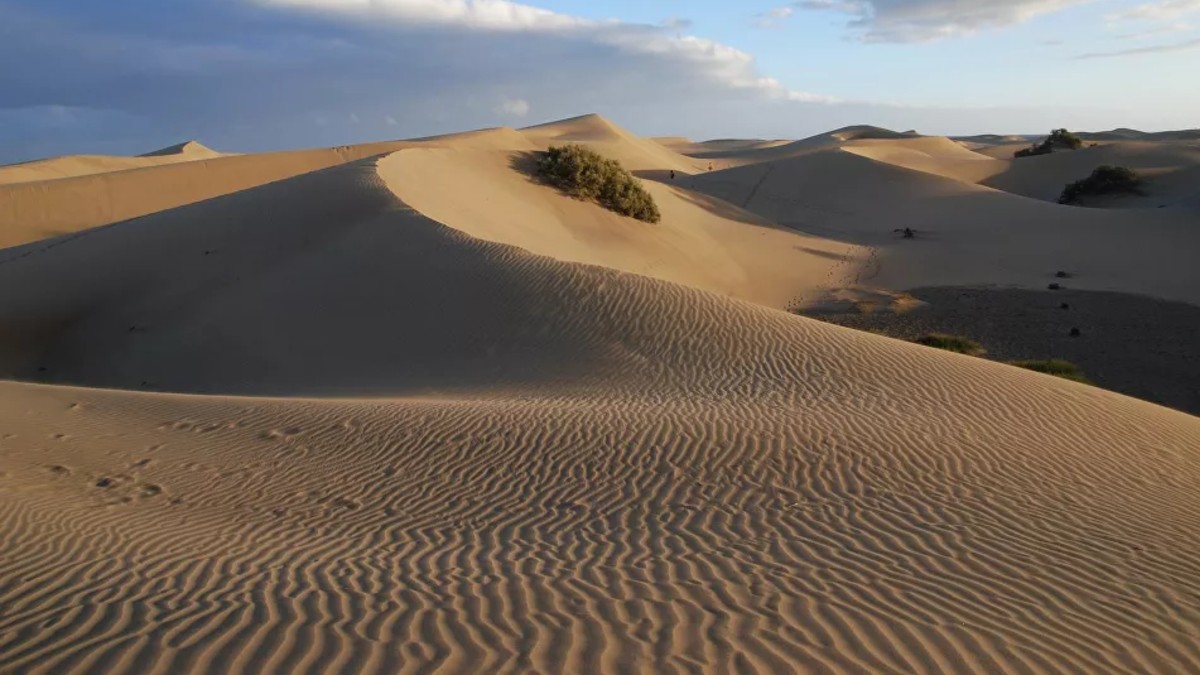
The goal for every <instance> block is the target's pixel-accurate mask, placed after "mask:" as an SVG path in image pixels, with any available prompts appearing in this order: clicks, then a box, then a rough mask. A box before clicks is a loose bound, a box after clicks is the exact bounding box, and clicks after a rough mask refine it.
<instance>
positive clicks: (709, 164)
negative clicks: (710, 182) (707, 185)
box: [708, 162, 713, 171]
mask: <svg viewBox="0 0 1200 675" xmlns="http://www.w3.org/2000/svg"><path fill="white" fill-rule="evenodd" d="M712 169H713V167H712V162H709V163H708V170H709V171H712Z"/></svg>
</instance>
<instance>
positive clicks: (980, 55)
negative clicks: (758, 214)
mask: <svg viewBox="0 0 1200 675" xmlns="http://www.w3.org/2000/svg"><path fill="white" fill-rule="evenodd" d="M0 64H2V66H0V162H5V163H7V162H15V161H25V160H29V159H35V158H39V157H47V156H54V155H61V154H76V153H98V154H136V153H140V152H146V151H149V150H153V149H155V148H158V147H162V146H166V145H171V144H174V143H178V142H181V141H183V140H188V139H196V140H199V141H200V142H202V143H205V144H206V145H209V146H211V147H214V148H216V149H219V150H225V151H232V152H255V151H263V150H272V149H284V148H301V147H318V146H326V145H340V144H350V143H358V142H365V141H373V140H383V139H393V138H410V137H417V136H423V135H432V134H437V133H446V132H452V131H462V130H467V129H474V128H483V127H491V126H515V127H520V126H527V125H531V124H536V123H540V122H546V121H550V120H555V119H561V118H565V117H571V116H575V115H581V114H586V113H592V112H596V113H600V114H602V115H605V116H606V117H609V118H610V119H612V120H613V121H614V122H616V123H618V124H620V125H622V126H624V127H626V128H628V129H630V130H631V131H633V132H635V133H638V134H642V135H647V136H652V135H680V136H689V137H691V138H693V139H697V140H700V139H710V138H803V137H807V136H810V135H814V134H817V133H822V132H825V131H829V130H832V129H836V128H839V127H843V126H848V125H853V124H874V125H878V126H883V127H888V128H892V129H896V130H899V131H905V130H910V129H915V130H917V131H920V132H922V133H927V134H945V135H968V134H976V133H1045V132H1046V131H1048V130H1049V129H1051V128H1056V127H1063V126H1065V127H1068V128H1071V129H1077V130H1104V129H1111V128H1116V127H1132V128H1138V129H1142V130H1147V131H1155V130H1165V129H1179V128H1195V127H1200V86H1197V85H1196V84H1195V83H1196V73H1197V71H1200V0H1150V1H1148V2H1143V1H1139V0H800V1H797V2H786V1H779V0H742V1H737V2H734V1H713V0H708V1H704V0H690V1H689V0H527V1H526V2H510V1H506V0H119V1H118V0H0Z"/></svg>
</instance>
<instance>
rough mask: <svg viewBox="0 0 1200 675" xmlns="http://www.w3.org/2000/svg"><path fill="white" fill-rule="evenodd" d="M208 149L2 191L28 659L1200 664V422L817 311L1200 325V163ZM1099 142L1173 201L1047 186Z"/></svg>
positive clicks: (746, 665)
mask: <svg viewBox="0 0 1200 675" xmlns="http://www.w3.org/2000/svg"><path fill="white" fill-rule="evenodd" d="M561 143H584V144H587V145H588V146H590V147H592V148H594V149H596V150H597V151H599V152H601V153H602V154H604V155H606V156H608V157H611V158H613V159H617V160H619V161H620V162H621V163H622V164H624V165H625V166H626V167H627V168H629V169H631V170H632V171H633V172H634V173H635V174H636V175H637V176H639V177H640V178H641V179H642V182H643V184H644V185H645V187H646V189H647V190H648V191H649V192H650V193H651V194H652V195H653V197H654V199H655V200H656V201H657V203H658V204H659V206H660V208H661V210H662V213H663V220H662V222H661V223H659V224H656V225H649V224H646V223H641V222H637V221H633V220H630V219H627V218H624V217H620V216H617V215H615V214H613V213H610V212H608V211H606V210H604V209H602V208H601V207H600V206H597V205H595V204H593V203H591V202H584V201H579V200H574V199H571V198H568V197H566V196H564V195H562V194H560V193H558V192H557V191H556V190H554V189H553V188H550V187H548V186H546V185H543V184H540V183H539V182H538V180H537V179H536V177H535V176H534V175H533V173H532V166H533V163H534V162H535V160H536V157H537V153H539V152H540V151H542V150H544V149H545V148H547V147H548V146H550V145H554V144H561ZM207 152H211V151H206V149H204V148H203V146H200V145H199V144H183V145H181V146H175V147H174V148H167V149H164V150H163V151H159V153H160V154H154V155H153V157H159V158H161V157H192V159H191V160H190V161H183V162H176V163H170V164H162V165H145V166H139V167H137V168H131V167H132V162H133V161H135V160H136V159H137V158H124V159H125V160H129V162H127V164H129V166H125V165H123V164H122V163H121V162H117V163H115V164H113V165H112V166H113V167H117V166H124V168H109V169H106V170H103V171H95V172H92V173H91V174H87V175H84V174H75V175H72V176H69V177H63V176H59V177H54V178H49V177H44V178H41V179H34V180H30V181H27V182H24V183H13V184H8V185H5V186H2V187H0V233H3V237H4V240H3V242H4V245H5V246H6V248H4V249H3V250H0V326H2V327H3V330H2V331H0V373H2V374H3V377H4V380H3V381H0V546H2V550H3V551H4V555H3V556H2V557H0V672H13V673H65V672H80V673H82V672H126V673H179V672H247V673H249V672H288V673H290V672H347V673H350V672H353V673H410V672H411V673H419V672H442V673H480V672H514V673H515V672H547V673H550V672H567V673H636V672H643V673H666V672H679V673H684V672H687V673H692V672H698V673H734V672H747V673H748V672H758V673H783V672H828V673H910V672H920V673H937V672H977V673H1007V672H1012V673H1042V672H1044V673H1059V672H1089V673H1090V672H1157V673H1179V672H1194V671H1197V670H1200V640H1198V639H1197V637H1198V635H1200V527H1198V525H1200V495H1198V493H1197V491H1196V485H1197V484H1200V419H1197V418H1196V417H1194V416H1191V415H1187V414H1184V413H1181V412H1176V411H1174V410H1170V409H1167V408H1164V407H1161V406H1159V405H1155V404H1153V403H1150V402H1146V401H1141V400H1136V399H1133V398H1129V397H1127V396H1123V395H1120V394H1117V393H1113V392H1110V391H1105V390H1103V389H1100V388H1097V387H1091V386H1087V385H1084V384H1079V383H1076V382H1070V381H1066V380H1061V379H1057V378H1054V377H1050V376H1047V375H1042V374H1039V373H1035V372H1031V371H1027V370H1023V369H1019V368H1015V367H1012V366H1008V365H1004V364H1002V363H997V362H992V361H988V360H985V359H981V358H974V357H968V356H963V355H959V354H952V353H947V352H943V351H939V350H935V349H931V348H927V347H923V346H919V345H915V344H910V343H907V342H902V341H898V340H893V339H890V338H886V337H883V336H880V335H874V334H870V333H866V332H858V331H853V330H849V329H845V328H842V327H838V326H833V325H829V324H826V323H822V322H820V321H816V320H812V319H808V318H804V317H801V316H796V315H794V314H792V313H789V312H787V311H783V310H785V309H803V308H806V307H813V306H816V305H818V304H819V303H820V302H822V301H823V300H826V299H828V298H829V297H830V296H831V294H834V295H838V297H842V298H859V299H867V298H874V299H883V300H882V301H881V302H882V304H886V299H887V298H902V292H903V291H904V290H905V289H911V288H913V287H916V286H922V285H924V286H946V285H950V286H953V285H972V284H974V285H992V286H997V287H1012V288H1021V289H1026V290H1027V291H1030V292H1032V291H1034V290H1038V291H1043V290H1044V289H1046V287H1047V285H1048V283H1050V282H1054V283H1060V284H1065V285H1069V286H1070V287H1071V288H1078V289H1092V290H1104V291H1106V292H1109V293H1118V292H1119V293H1124V294H1135V293H1136V294H1143V295H1146V296H1152V297H1154V298H1162V299H1169V300H1175V301H1180V302H1186V303H1192V304H1200V269H1198V268H1197V266H1196V265H1195V264H1194V260H1193V258H1194V255H1195V251H1196V250H1200V229H1198V228H1196V227H1195V225H1196V211H1195V201H1194V198H1195V192H1194V191H1193V192H1191V193H1189V192H1188V190H1189V188H1188V187H1187V185H1186V184H1185V183H1186V181H1182V180H1180V181H1178V182H1175V183H1173V182H1171V181H1172V180H1176V179H1175V178H1170V177H1172V176H1175V177H1179V176H1183V177H1186V176H1190V175H1194V174H1192V173H1189V172H1192V171H1194V170H1195V167H1196V166H1200V162H1198V160H1197V157H1196V154H1195V153H1196V150H1195V149H1194V147H1192V146H1189V145H1187V144H1186V142H1181V141H1169V140H1164V141H1143V140H1138V141H1133V142H1125V141H1122V142H1113V143H1111V144H1106V145H1102V146H1101V147H1097V148H1088V149H1085V150H1081V151H1078V152H1076V153H1073V154H1071V155H1067V154H1065V153H1064V154H1063V155H1061V156H1060V155H1059V154H1055V155H1050V156H1046V157H1038V158H1031V159H1030V160H1013V159H1012V158H1011V155H1010V156H1009V157H1008V158H995V157H989V156H986V155H984V154H981V153H979V152H975V151H973V150H970V149H968V148H965V147H963V145H961V144H960V143H958V142H956V141H953V140H950V139H947V138H942V137H928V136H918V135H914V134H908V133H905V134H899V133H896V132H889V131H887V130H882V129H878V128H875V127H866V126H862V127H851V128H847V129H842V130H838V131H835V132H831V133H829V134H823V135H821V136H818V137H813V138H810V139H805V140H801V141H791V142H779V141H762V140H753V141H742V142H739V141H731V140H725V141H716V142H710V143H692V142H690V141H687V140H686V139H658V140H652V139H645V138H640V137H638V136H636V135H634V134H632V133H631V132H629V131H627V130H625V129H623V128H621V127H620V126H618V125H617V124H615V123H613V122H611V121H609V120H606V119H604V118H602V117H599V116H595V115H590V116H585V117H580V118H575V119H571V120H564V121H561V122H555V123H551V124H546V125H539V126H536V127H530V128H527V129H520V130H517V129H509V128H500V129H490V130H482V131H476V132H469V133H464V134H454V135H446V136H440V137H434V138H426V139H418V140H414V141H404V142H392V143H378V144H370V145H362V146H352V147H341V148H331V149H318V150H304V151H295V152H287V153H267V154H260V155H237V156H224V155H222V156H209V155H208V154H207ZM63 159H64V160H65V159H66V158H63ZM148 159H150V158H149V157H147V158H142V160H148ZM1093 160H1096V161H1100V160H1103V161H1121V162H1131V163H1136V162H1139V161H1141V162H1143V163H1144V164H1143V165H1144V166H1145V170H1146V171H1147V172H1148V173H1151V170H1152V169H1154V170H1160V171H1161V172H1160V173H1157V174H1153V178H1152V180H1154V181H1158V180H1161V181H1162V183H1161V184H1159V185H1160V186H1161V187H1155V188H1152V189H1153V190H1158V192H1151V194H1152V195H1156V196H1155V197H1153V199H1166V200H1167V201H1169V207H1168V208H1149V207H1147V208H1074V207H1066V206H1060V205H1058V204H1054V203H1051V202H1050V201H1048V200H1047V199H1046V198H1045V196H1044V195H1046V194H1048V193H1049V192H1050V191H1051V189H1052V188H1053V187H1054V185H1055V184H1057V183H1059V182H1060V181H1061V180H1062V179H1063V177H1064V176H1067V175H1074V174H1075V173H1077V172H1078V171H1079V170H1081V169H1083V168H1085V167H1086V166H1089V165H1090V163H1091V162H1092V161H1093ZM50 161H61V160H50ZM96 166H99V165H96ZM1140 166H1141V165H1140ZM15 168H16V167H5V168H0V172H3V171H13V170H15ZM25 175H26V176H31V175H33V174H28V173H27V174H25ZM48 175H49V174H47V176H48ZM1152 185H1154V184H1153V183H1152ZM1059 187H1061V186H1059ZM1193 187H1194V186H1193ZM1147 199H1150V197H1148V198H1147ZM905 227H909V228H912V229H914V230H915V236H914V237H912V238H904V237H902V236H901V235H900V233H899V232H897V231H896V230H898V229H899V230H901V231H902V230H903V228H905ZM1057 270H1069V271H1070V275H1069V277H1063V278H1059V277H1057V276H1056V275H1055V272H1056V271H1057ZM1045 292H1046V293H1049V292H1050V291H1045ZM876 304H880V303H879V302H877V303H876ZM1114 306H1115V305H1114ZM885 309H886V308H885ZM914 311H919V310H914ZM1093 311H1094V312H1103V311H1104V310H1103V308H1101V309H1095V310H1093ZM1108 318H1112V317H1108ZM1134 319H1136V320H1147V319H1146V318H1145V317H1134ZM1148 320H1149V321H1152V318H1151V319H1148ZM1146 332H1147V333H1152V332H1153V331H1152V325H1150V326H1148V329H1147V331H1146ZM1080 339H1086V333H1085V336H1084V337H1081V338H1080ZM1148 339H1152V336H1150V337H1149V338H1148ZM1139 346H1141V345H1134V346H1131V348H1138V347H1139ZM1119 357H1120V355H1119V354H1114V355H1112V358H1119Z"/></svg>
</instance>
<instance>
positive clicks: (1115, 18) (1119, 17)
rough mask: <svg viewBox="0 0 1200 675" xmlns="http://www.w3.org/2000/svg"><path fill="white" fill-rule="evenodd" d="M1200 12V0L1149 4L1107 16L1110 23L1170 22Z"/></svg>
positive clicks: (1171, 0) (1175, 0)
mask: <svg viewBox="0 0 1200 675" xmlns="http://www.w3.org/2000/svg"><path fill="white" fill-rule="evenodd" d="M1198 12H1200V0H1162V1H1161V2H1148V3H1145V4H1141V5H1137V6H1136V7H1132V8H1130V9H1127V10H1124V11H1121V12H1113V13H1111V14H1109V15H1107V16H1106V17H1105V18H1107V19H1108V20H1109V21H1112V22H1119V21H1131V20H1132V21H1170V20H1172V19H1179V18H1182V17H1184V16H1187V15H1189V14H1195V13H1198Z"/></svg>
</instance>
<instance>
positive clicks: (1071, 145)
mask: <svg viewBox="0 0 1200 675" xmlns="http://www.w3.org/2000/svg"><path fill="white" fill-rule="evenodd" d="M1082 147H1083V139H1081V138H1080V137H1078V136H1076V135H1075V134H1073V133H1071V132H1070V131H1067V130H1066V129H1055V130H1054V131H1051V132H1050V135H1049V136H1047V137H1046V140H1044V141H1042V142H1041V143H1037V144H1035V145H1032V146H1030V147H1028V148H1022V149H1021V150H1018V151H1016V152H1015V153H1013V157H1033V156H1035V155H1048V154H1050V153H1052V152H1054V151H1055V150H1078V149H1080V148H1082Z"/></svg>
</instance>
